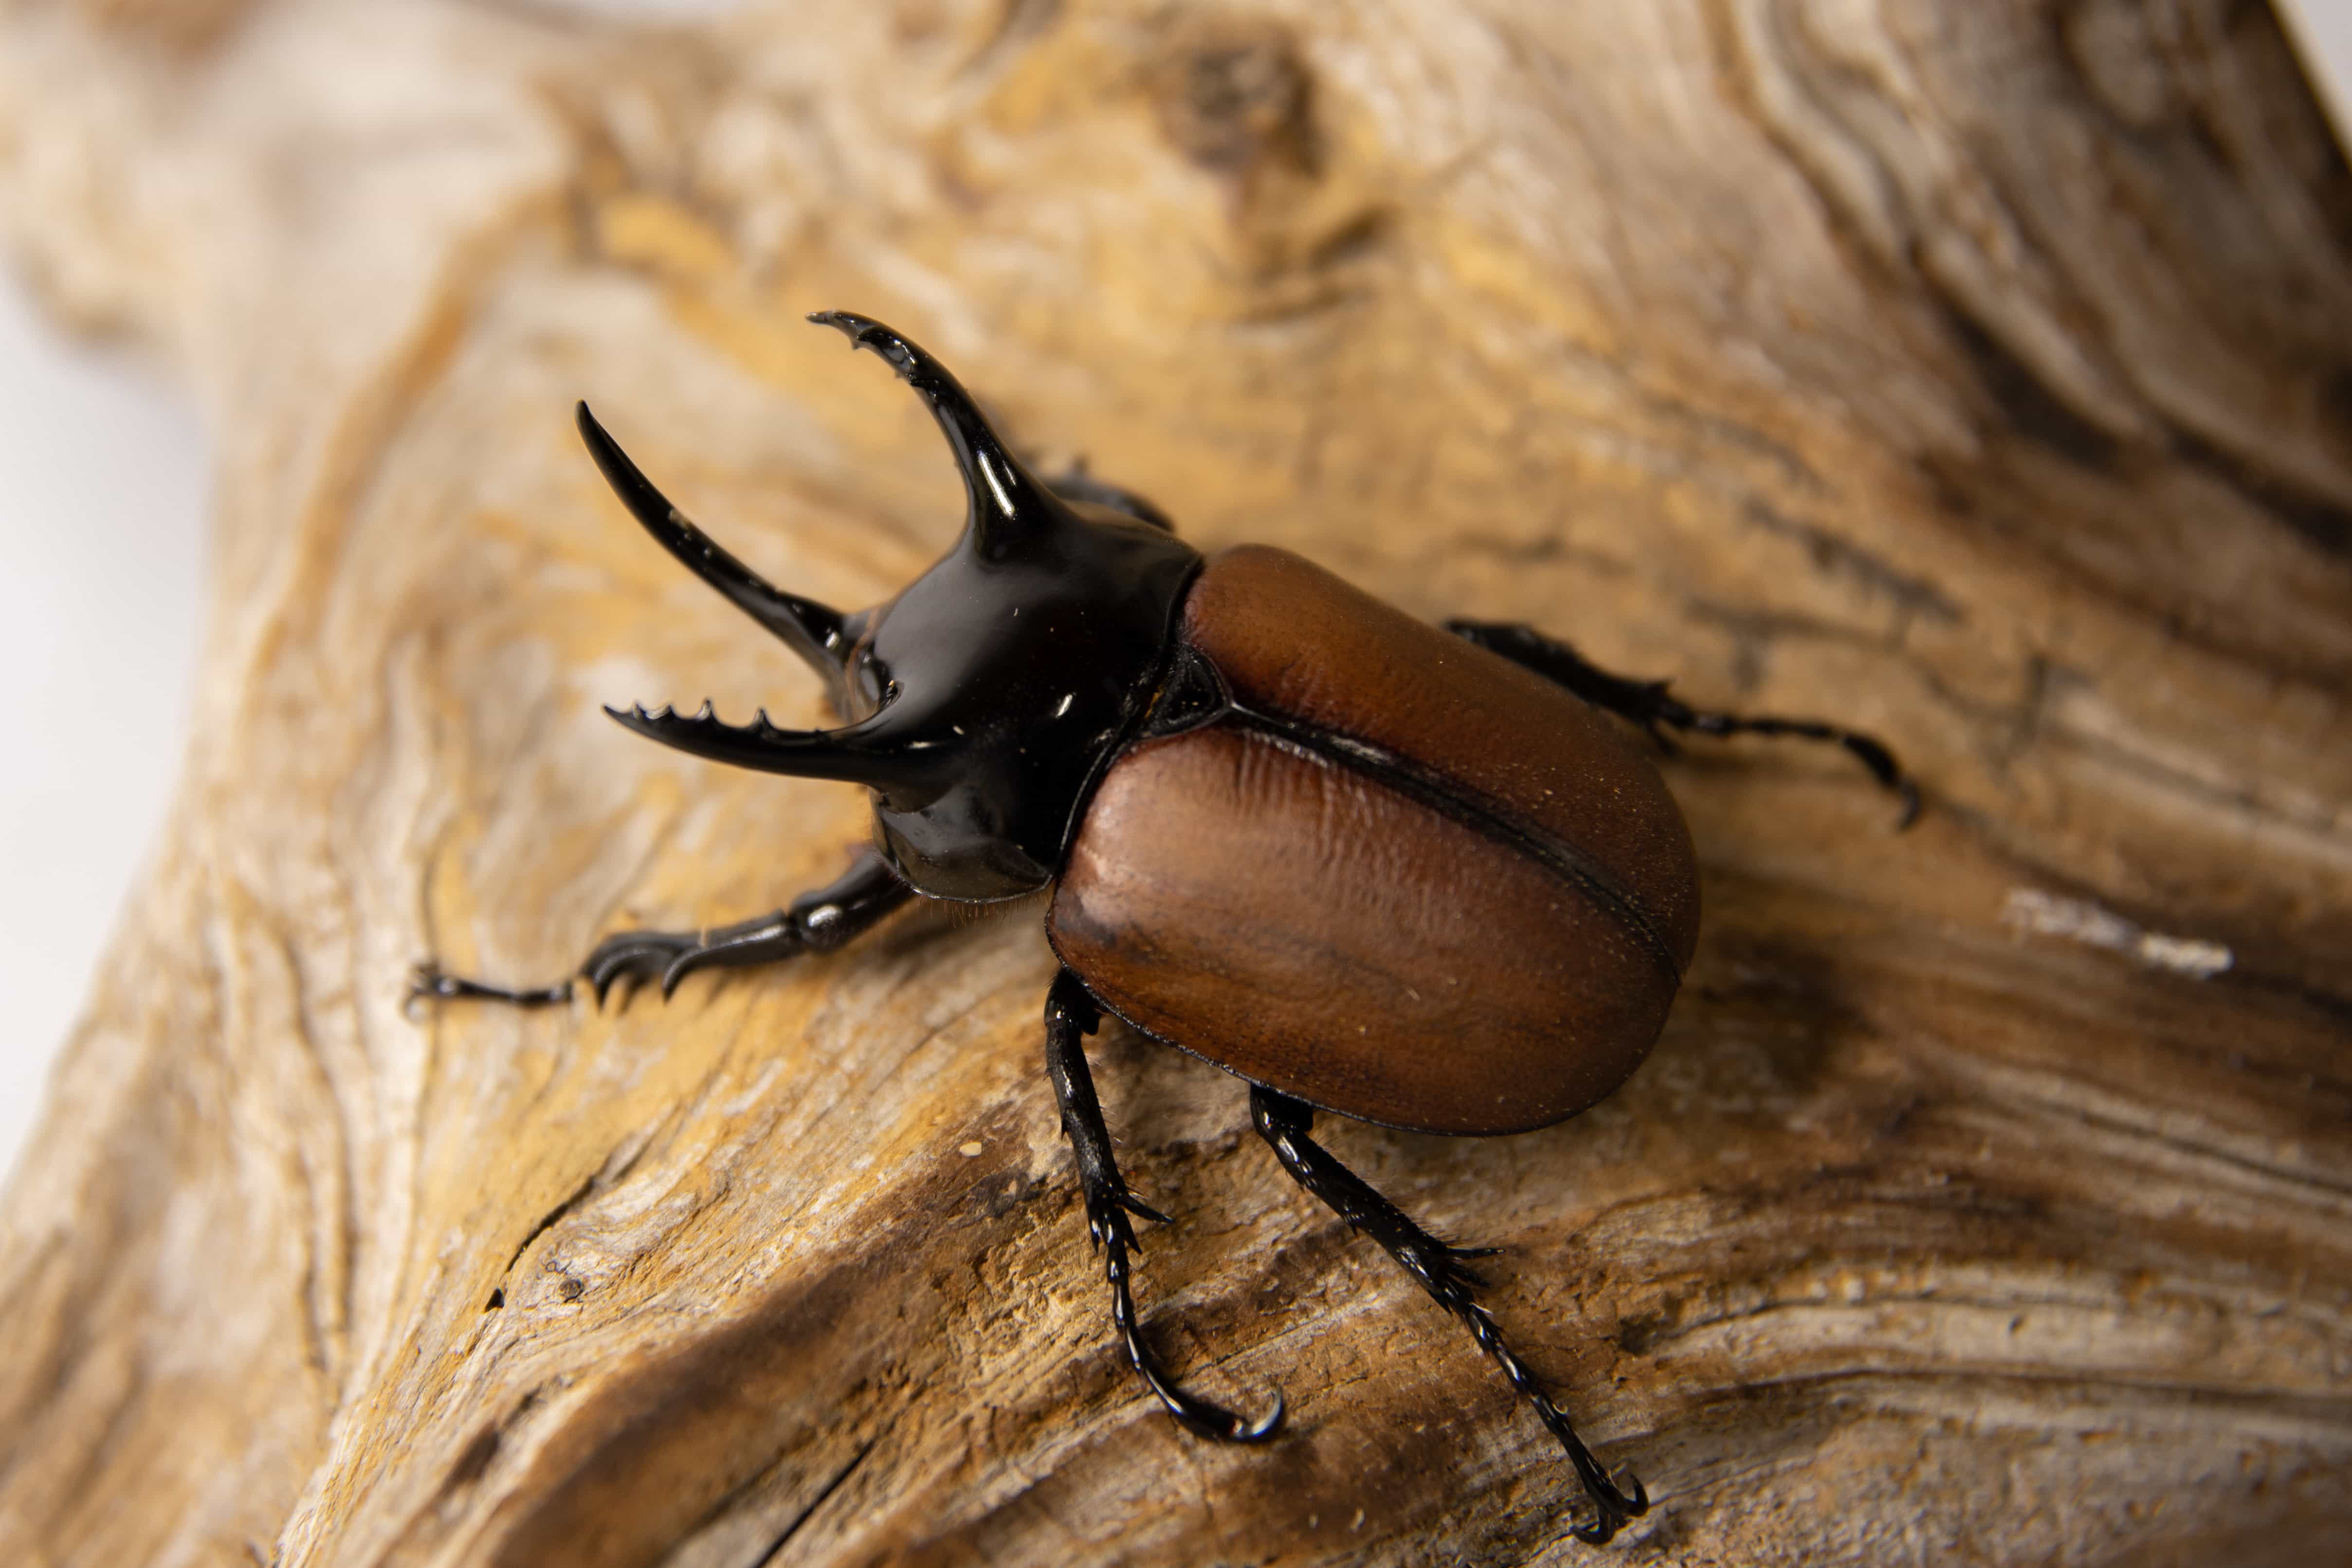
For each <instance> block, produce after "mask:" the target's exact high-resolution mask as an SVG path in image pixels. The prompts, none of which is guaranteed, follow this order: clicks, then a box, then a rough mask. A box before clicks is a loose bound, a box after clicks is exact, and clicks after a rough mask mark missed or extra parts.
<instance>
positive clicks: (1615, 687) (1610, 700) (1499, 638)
mask: <svg viewBox="0 0 2352 1568" xmlns="http://www.w3.org/2000/svg"><path fill="white" fill-rule="evenodd" d="M1445 629H1446V630H1447V631H1449V632H1452V633H1453V634H1454V636H1455V637H1462V638H1464V639H1465V640H1466V641H1469V642H1473V643H1475V644H1477V645H1478V646H1479V647H1483V648H1485V649H1486V650H1487V651H1488V652H1489V653H1498V654H1501V655H1502V656H1503V657H1504V658H1507V659H1509V660H1510V661H1511V662H1512V663H1513V664H1516V665H1520V666H1523V667H1524V668H1528V669H1532V670H1534V671H1535V672H1536V673H1537V674H1538V675H1540V676H1542V677H1543V678H1544V679H1547V680H1549V681H1552V682H1554V683H1555V684H1557V685H1559V686H1564V687H1566V688H1567V689H1569V690H1570V691H1571V692H1573V693H1575V694H1576V695H1577V696H1579V697H1580V698H1582V699H1583V700H1585V701H1587V702H1590V703H1591V704H1592V705H1593V706H1594V707H1595V708H1605V709H1607V710H1609V711H1610V712H1612V713H1614V714H1617V715H1619V716H1620V717H1621V718H1625V719H1630V720H1632V721H1633V722H1634V723H1636V724H1639V725H1640V726H1641V727H1642V728H1643V730H1645V731H1648V732H1649V735H1650V738H1651V739H1652V740H1654V741H1656V742H1658V743H1659V745H1661V746H1663V747H1665V748H1666V749H1667V750H1672V749H1673V748H1672V747H1671V746H1668V745H1667V742H1666V736H1665V731H1667V730H1682V731H1688V732H1689V733H1692V734H1695V735H1717V736H1721V735H1778V736H1789V737H1793V738H1795V739H1797V740H1802V741H1831V742H1836V743H1837V744H1838V745H1841V746H1843V747H1844V748H1845V749H1846V750H1847V751H1848V752H1852V753H1853V757H1854V760H1855V761H1857V762H1859V763H1861V764H1862V765H1863V766H1864V767H1865V768H1868V769H1869V770H1870V776H1871V777H1872V778H1874V779H1876V780H1877V781H1878V783H1879V786H1880V787H1881V788H1883V789H1886V790H1891V791H1893V792H1894V794H1895V796H1896V797H1897V798H1898V799H1900V800H1901V801H1902V802H1903V815H1902V816H1901V818H1900V819H1899V820H1898V821H1897V822H1896V824H1895V826H1897V827H1908V826H1911V823H1912V820H1913V819H1914V818H1916V816H1918V815H1919V786H1918V785H1917V784H1914V783H1912V782H1911V779H1910V777H1909V775H1907V774H1906V773H1904V771H1903V765H1902V764H1901V763H1897V762H1896V761H1895V753H1894V752H1891V751H1889V750H1888V749H1887V747H1886V743H1885V742H1884V741H1881V740H1879V739H1878V738H1877V737H1876V736H1874V735H1865V734H1864V733H1863V732H1862V731H1859V730H1847V729H1843V728H1841V727H1840V726H1838V725H1835V724H1830V723H1825V722H1823V721H1821V720H1819V719H1780V718H1774V717H1771V716H1769V715H1764V714H1759V715H1757V716H1756V717H1754V718H1744V717H1742V716H1740V715H1739V714H1737V713H1719V712H1714V711H1711V710H1706V709H1703V708H1693V707H1690V706H1688V705H1687V704H1685V703H1684V702H1682V701H1680V700H1677V699H1675V698H1674V697H1671V696H1669V695H1667V692H1666V682H1664V681H1663V680H1629V679H1626V678H1625V677H1623V676H1622V675H1612V674H1610V673H1609V672H1608V671H1607V670H1605V669H1602V668H1600V667H1599V666H1597V665H1594V664H1592V663H1591V662H1590V661H1588V660H1587V659H1586V658H1585V657H1584V656H1583V655H1582V654H1580V653H1578V652H1577V651H1576V650H1575V649H1574V648H1572V647H1570V646H1569V645H1568V644H1566V643H1564V642H1561V641H1560V640H1559V638H1557V637H1546V636H1544V635H1543V633H1541V632H1539V631H1537V630H1536V629H1535V628H1534V627H1533V626H1520V625H1517V624H1516V623H1514V622H1508V621H1465V620H1453V621H1448V622H1446V623H1445Z"/></svg>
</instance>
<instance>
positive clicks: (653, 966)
mask: <svg viewBox="0 0 2352 1568" xmlns="http://www.w3.org/2000/svg"><path fill="white" fill-rule="evenodd" d="M914 896H915V890H914V889H912V888H910V887H908V885H907V884H906V883H905V882H903V881H901V880H899V879H898V873H897V872H896V871H894V870H892V869H891V868H890V865H889V862H888V861H887V860H885V859H883V858H882V857H881V856H880V855H879V854H877V853H876V852H875V851H874V850H873V849H871V848H861V849H860V850H859V851H858V853H857V860H856V864H854V865H853V866H851V867H850V868H849V869H848V870H847V871H846V872H845V873H844V874H843V875H842V876H841V877H839V878H838V879H835V880H834V881H833V882H831V883H829V884H828V885H826V886H824V887H822V888H819V889H815V890H814V891H813V892H807V893H803V894H802V895H801V896H800V897H799V898H797V899H794V900H793V901H792V902H791V903H790V904H789V905H787V906H786V907H785V908H783V909H781V910H776V911H775V912H774V913H773V914H766V915H759V916H755V917H754V918H752V919H751V920H748V921H737V922H736V923H735V924H733V925H727V926H719V927H718V928H716V929H714V930H710V931H620V932H616V933H615V934H614V935H612V936H608V937H606V938H605V939H604V941H603V942H598V943H597V944H596V948H595V951H594V952H591V953H590V954H589V955H588V958H587V962H585V963H583V964H581V966H580V973H579V975H578V978H580V979H583V980H585V981H586V982H588V984H589V986H590V987H591V988H592V989H593V991H594V992H595V994H596V1002H597V1005H599V1006H602V1005H604V994H605V993H606V992H607V991H610V990H611V989H612V988H613V986H614V984H618V983H620V982H622V981H626V982H628V983H629V984H630V985H631V986H635V985H636V984H640V983H642V982H645V981H649V980H658V981H660V982H661V989H662V995H663V996H665V997H667V996H668V995H669V994H670V993H671V992H673V991H675V990H677V983H678V982H679V981H681V980H683V979H685V978H686V977H687V976H688V975H689V974H691V973H694V972H695V971H696V970H698V969H712V968H730V969H736V968H742V967H744V966H746V965H749V964H754V963H776V962H777V961H778V960H781V959H786V958H793V957H796V956H798V955H799V954H801V953H803V952H832V951H833V950H834V949H835V948H837V947H840V946H842V945H843V944H845V943H846V942H849V941H850V940H851V939H852V938H854V937H856V936H858V935H859V934H861V933H863V932H865V931H868V930H870V929H872V928H873V927H874V926H875V925H876V924H877V922H879V921H881V919H882V917H883V916H885V915H887V914H888V913H889V912H890V911H891V910H895V909H897V908H898V907H899V906H900V905H902V904H904V903H905V902H906V901H907V900H909V899H911V898H913V897H914ZM409 993H410V994H411V995H416V996H433V997H437V998H443V999H446V1000H452V1001H485V1002H505V1003H509V1004H511V1005H515V1006H518V1007H543V1006H546V1005H549V1004H551V1003H556V1002H568V1001H570V1000H571V999H572V982H571V981H569V980H565V981H562V982H559V983H558V984H553V985H542V986H539V987H536V988H533V989H528V990H509V989H507V988H506V987H504V986H500V985H487V984H483V983H482V982H480V981H478V980H467V979H463V978H461V977H459V976H457V975H454V974H444V973H441V971H440V970H439V969H437V968H436V967H434V966H433V965H431V964H419V965H418V966H417V969H416V973H415V978H414V979H413V980H412V981H411V982H410V984H409Z"/></svg>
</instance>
